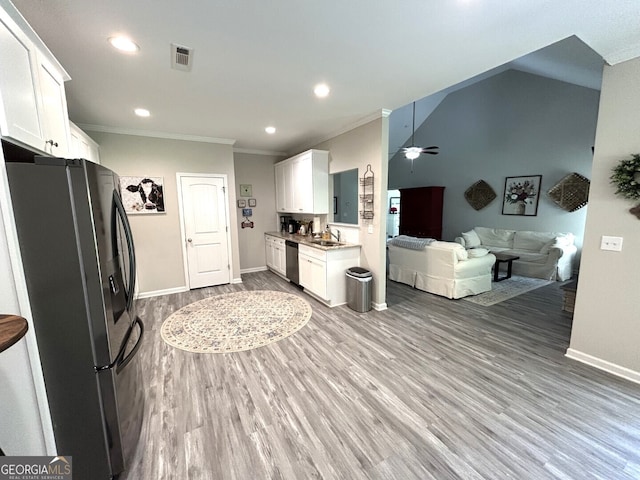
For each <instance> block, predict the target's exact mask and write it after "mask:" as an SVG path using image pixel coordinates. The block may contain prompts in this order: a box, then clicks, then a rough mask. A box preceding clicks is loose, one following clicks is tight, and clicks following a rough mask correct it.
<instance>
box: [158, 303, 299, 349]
mask: <svg viewBox="0 0 640 480" xmlns="http://www.w3.org/2000/svg"><path fill="white" fill-rule="evenodd" d="M309 318H311V305H309V303H307V302H306V301H305V300H303V299H302V298H300V297H298V296H296V295H292V294H290V293H284V292H274V291H270V290H256V291H246V292H236V293H227V294H223V295H217V296H215V297H209V298H205V299H204V300H200V301H198V302H194V303H192V304H190V305H187V306H186V307H183V308H181V309H180V310H178V311H177V312H174V313H173V314H171V316H169V317H168V318H167V319H166V320H165V321H164V322H163V323H162V328H161V329H160V335H161V336H162V339H163V340H164V341H165V342H166V343H167V344H169V345H171V346H173V347H176V348H179V349H181V350H186V351H187V352H194V353H229V352H241V351H244V350H251V349H252V348H258V347H262V346H264V345H267V344H269V343H273V342H277V341H278V340H282V339H283V338H285V337H288V336H289V335H291V334H292V333H295V332H297V331H298V330H300V329H301V328H302V327H303V326H305V325H306V323H307V322H308V321H309Z"/></svg>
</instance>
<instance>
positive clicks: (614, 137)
mask: <svg viewBox="0 0 640 480" xmlns="http://www.w3.org/2000/svg"><path fill="white" fill-rule="evenodd" d="M638 78H640V58H637V59H635V60H631V61H628V62H625V63H622V64H620V65H616V66H614V67H605V70H604V78H603V83H602V99H601V103H600V116H599V119H598V131H597V136H596V149H595V156H594V161H593V174H592V175H593V178H592V182H591V191H590V195H589V213H588V215H587V225H586V229H585V242H584V249H583V261H582V267H581V269H580V279H579V283H578V292H577V299H576V306H575V313H574V317H573V328H572V331H571V345H570V347H571V348H570V351H569V354H571V355H572V356H574V357H575V358H579V359H581V360H583V361H587V362H588V363H592V364H594V365H597V366H600V367H601V368H604V369H607V370H612V371H614V372H616V373H618V374H622V375H627V376H628V377H629V378H633V379H635V381H636V382H640V355H639V354H638V352H639V349H638V343H639V342H640V333H639V332H640V322H639V320H640V313H639V310H638V287H640V249H639V248H638V246H639V245H640V220H638V219H637V218H636V217H635V216H633V215H632V214H631V213H629V211H628V210H629V208H631V207H632V206H633V205H634V204H637V203H638V202H633V201H630V200H626V199H623V198H621V197H619V196H616V195H615V194H614V192H615V187H614V186H613V185H611V184H610V183H609V177H610V175H611V170H612V168H613V167H615V166H616V165H617V164H618V162H619V161H620V160H623V159H628V158H630V154H632V153H639V152H640V135H639V132H640V115H639V114H638V112H640V90H639V89H638ZM602 235H613V236H620V237H623V238H624V243H623V246H622V251H621V252H610V251H603V250H600V239H601V237H602Z"/></svg>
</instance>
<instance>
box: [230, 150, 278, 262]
mask: <svg viewBox="0 0 640 480" xmlns="http://www.w3.org/2000/svg"><path fill="white" fill-rule="evenodd" d="M233 156H234V159H235V161H234V164H235V174H236V184H235V188H236V196H237V198H244V197H240V185H241V184H249V185H252V188H251V189H252V193H253V198H255V199H256V205H257V206H256V207H254V208H253V217H251V221H252V222H253V223H254V227H253V228H240V222H242V220H243V218H242V216H241V214H242V211H241V210H240V209H239V208H238V205H237V203H236V205H233V206H232V207H233V208H235V209H236V210H237V212H238V229H239V230H238V244H239V247H240V269H241V271H242V272H245V271H246V272H250V271H256V270H263V269H265V268H266V258H265V251H264V232H269V231H274V230H275V231H277V230H278V229H279V225H278V214H277V213H276V193H275V176H274V168H273V164H274V163H276V162H279V161H280V160H282V157H276V156H267V155H251V154H246V153H234V155H233Z"/></svg>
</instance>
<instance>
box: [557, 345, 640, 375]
mask: <svg viewBox="0 0 640 480" xmlns="http://www.w3.org/2000/svg"><path fill="white" fill-rule="evenodd" d="M565 356H566V357H567V358H570V359H572V360H576V361H578V362H581V363H585V364H587V365H589V366H591V367H594V368H597V369H598V370H603V371H605V372H608V373H610V374H612V375H615V376H617V377H621V378H624V379H625V380H629V381H630V382H633V383H640V372H636V371H635V370H631V369H630V368H626V367H621V366H620V365H616V364H615V363H611V362H608V361H606V360H603V359H601V358H598V357H594V356H593V355H589V354H587V353H583V352H580V351H578V350H574V349H573V348H568V349H567V353H565Z"/></svg>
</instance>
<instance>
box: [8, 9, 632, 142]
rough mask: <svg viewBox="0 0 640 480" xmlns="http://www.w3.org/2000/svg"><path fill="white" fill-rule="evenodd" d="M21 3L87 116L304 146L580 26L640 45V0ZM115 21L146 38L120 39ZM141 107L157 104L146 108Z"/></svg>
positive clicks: (155, 129)
mask: <svg viewBox="0 0 640 480" xmlns="http://www.w3.org/2000/svg"><path fill="white" fill-rule="evenodd" d="M14 4H15V5H16V7H17V8H18V10H20V11H21V12H22V14H23V15H24V16H25V18H26V19H27V21H28V22H29V23H30V24H31V25H32V26H33V28H34V29H35V30H36V32H37V33H38V34H39V35H40V37H41V38H42V39H43V41H44V42H45V43H46V44H47V45H48V46H49V48H50V49H51V51H52V52H53V54H54V55H55V56H56V57H57V58H58V60H59V61H60V62H61V63H62V64H63V65H64V67H65V68H66V70H67V71H68V73H69V74H70V76H71V78H72V80H71V81H69V82H67V84H66V88H67V97H68V104H69V114H70V118H71V120H72V121H74V122H75V123H78V124H81V125H94V126H99V127H101V128H107V129H112V130H114V131H129V132H151V133H153V134H158V133H166V134H171V135H190V136H198V137H210V138H220V139H232V140H235V148H236V149H240V150H255V151H269V152H287V153H294V152H296V151H298V150H301V149H303V148H306V147H308V146H311V145H313V144H314V143H316V142H317V141H319V140H323V139H325V138H329V137H330V136H332V135H333V134H335V133H337V132H340V131H344V130H345V129H347V128H350V127H351V126H353V125H356V124H358V123H359V122H362V121H363V120H365V119H368V118H373V116H375V115H379V114H380V112H381V110H382V109H390V110H393V109H397V108H400V107H402V106H404V105H406V104H408V103H410V102H412V101H413V100H416V99H419V98H422V97H425V96H427V95H430V94H432V93H434V92H438V91H440V90H442V89H444V88H447V87H450V86H452V85H455V84H458V83H459V82H461V81H464V80H466V79H469V78H471V77H474V76H476V75H479V74H481V73H483V72H486V71H488V70H491V69H493V68H495V67H498V66H502V65H504V64H506V63H508V62H511V61H512V60H514V59H518V58H520V57H522V56H523V55H526V54H528V53H531V52H533V51H535V50H538V49H540V48H542V47H545V46H547V45H550V44H552V43H555V42H557V41H559V40H561V39H563V38H566V37H569V36H571V35H577V36H578V37H579V38H580V39H581V40H582V41H584V42H585V43H586V44H587V45H589V46H590V47H591V48H593V49H594V50H595V51H596V52H598V53H599V54H600V55H602V57H604V59H605V60H606V61H607V62H609V63H611V64H615V63H618V62H620V61H624V60H627V59H630V58H634V57H636V56H638V55H640V29H639V28H637V23H638V22H637V21H638V19H639V18H640V2H639V1H637V0H609V1H606V2H605V1H602V0H562V1H560V0H510V1H504V0H429V1H427V0H404V1H402V2H391V1H383V0H346V1H345V0H322V1H320V0H303V1H301V0H275V1H272V2H265V1H264V0H193V1H191V2H176V1H172V0H136V1H135V2H132V1H129V0H90V1H87V0H56V1H52V0H14ZM115 33H125V34H128V35H130V36H131V37H132V38H133V39H134V40H135V41H136V42H137V43H138V44H139V45H140V47H141V51H140V52H139V53H138V54H137V55H122V54H120V53H117V52H116V51H114V50H113V49H112V48H111V47H110V46H109V44H108V43H107V37H109V36H111V35H113V34H115ZM172 42H174V43H178V44H181V45H185V46H188V47H192V48H193V49H194V65H193V69H192V71H191V72H189V73H186V72H181V71H176V70H172V69H171V68H170V54H169V50H170V47H169V45H170V43H172ZM516 68H520V69H527V68H531V69H536V68H537V69H538V70H539V71H537V72H534V73H541V71H542V70H545V71H546V70H548V69H549V64H548V59H547V60H544V61H541V62H538V64H537V65H527V66H524V65H520V66H516ZM532 71H533V70H532ZM321 81H325V82H327V83H328V84H329V85H330V86H331V94H330V96H329V97H328V98H326V99H322V100H321V99H317V98H315V97H314V96H313V93H312V89H313V86H314V85H315V84H316V83H318V82H321ZM138 106H144V107H145V108H148V109H149V110H151V112H152V116H151V117H150V118H147V119H141V118H138V117H135V116H134V115H133V113H132V110H133V108H134V107H138ZM267 125H274V126H276V127H277V129H278V131H277V133H276V134H275V135H272V136H270V135H267V134H266V133H265V132H264V127H266V126H267Z"/></svg>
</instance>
